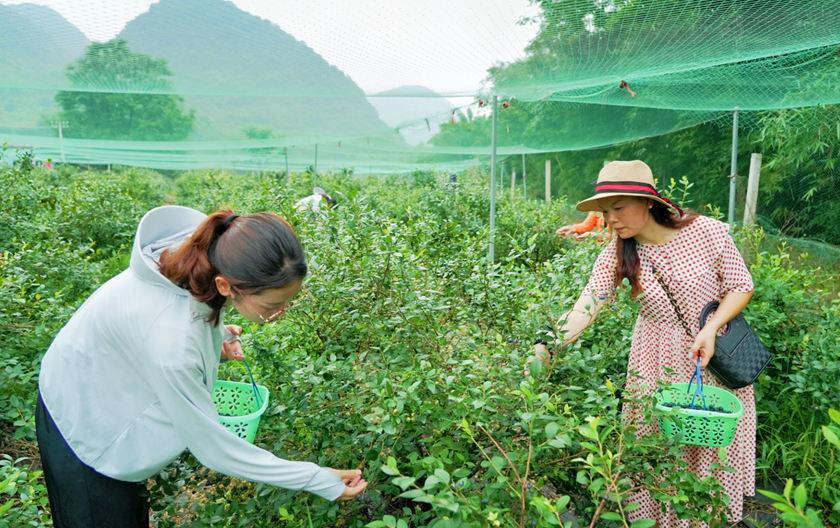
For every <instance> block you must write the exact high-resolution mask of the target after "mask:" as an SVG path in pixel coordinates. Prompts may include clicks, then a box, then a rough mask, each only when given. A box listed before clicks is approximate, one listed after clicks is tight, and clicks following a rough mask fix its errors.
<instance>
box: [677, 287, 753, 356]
mask: <svg viewBox="0 0 840 528" xmlns="http://www.w3.org/2000/svg"><path fill="white" fill-rule="evenodd" d="M752 295H753V292H751V291H749V292H739V291H730V292H729V293H727V294H726V295H724V296H723V299H721V300H720V306H718V309H717V310H716V311H715V313H714V315H712V316H711V317H709V319H708V321H706V324H705V325H704V326H703V329H702V330H700V332H699V333H698V334H697V337H696V338H695V339H694V343H693V344H692V345H691V349H689V357H690V359H691V360H692V361H697V357H698V355H699V356H700V366H702V367H705V366H706V365H708V364H709V361H711V359H712V356H714V355H715V338H716V337H717V333H718V331H719V330H720V329H721V328H723V327H724V326H725V325H726V323H728V322H729V321H731V320H732V319H734V318H735V316H737V315H738V314H739V313H741V312H742V311H743V310H744V308H746V307H747V304H749V302H750V299H751V298H752Z"/></svg>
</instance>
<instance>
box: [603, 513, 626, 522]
mask: <svg viewBox="0 0 840 528" xmlns="http://www.w3.org/2000/svg"><path fill="white" fill-rule="evenodd" d="M601 518H602V519H604V520H605V521H620V520H621V515H620V514H619V513H617V512H612V511H608V512H604V513H602V514H601Z"/></svg>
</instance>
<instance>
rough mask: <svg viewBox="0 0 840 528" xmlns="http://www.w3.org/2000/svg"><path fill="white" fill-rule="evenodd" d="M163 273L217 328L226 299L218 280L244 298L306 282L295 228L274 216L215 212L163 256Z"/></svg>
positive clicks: (161, 265) (303, 259)
mask: <svg viewBox="0 0 840 528" xmlns="http://www.w3.org/2000/svg"><path fill="white" fill-rule="evenodd" d="M160 272H161V274H162V275H163V276H164V277H166V278H167V279H169V280H170V281H172V282H173V283H175V284H177V285H178V286H180V287H181V288H184V289H186V290H189V292H190V293H191V294H192V296H193V297H195V298H196V300H198V301H200V302H203V303H204V304H206V305H207V306H209V307H210V308H211V309H212V311H211V312H210V314H209V315H208V316H207V321H208V322H209V323H212V324H213V325H214V326H215V325H218V324H219V317H220V313H221V310H222V306H224V304H225V301H226V300H227V299H226V298H225V296H224V295H222V294H221V293H219V290H217V289H216V281H215V279H216V276H218V275H222V276H224V277H225V278H226V279H227V280H228V282H230V284H231V287H232V288H234V289H236V290H237V291H241V292H245V293H258V292H260V291H262V290H265V289H267V288H282V287H284V286H287V285H289V284H292V283H293V282H296V281H300V280H303V278H304V277H306V272H307V267H306V258H305V256H304V253H303V248H302V247H301V245H300V241H299V240H298V238H297V236H296V235H295V231H294V229H292V226H290V225H289V223H288V222H286V221H285V220H283V219H282V218H280V217H279V216H277V215H276V214H274V213H256V214H252V215H247V216H238V215H235V214H233V211H231V210H229V209H225V210H221V211H216V212H215V213H213V214H211V215H210V216H208V217H207V218H206V219H205V220H204V221H203V222H201V224H200V225H199V226H198V227H197V228H196V230H195V231H194V232H193V234H192V235H191V236H190V238H189V240H187V241H186V242H184V243H183V244H181V246H180V247H178V248H177V249H175V250H174V251H169V250H166V251H164V252H163V254H162V255H161V257H160Z"/></svg>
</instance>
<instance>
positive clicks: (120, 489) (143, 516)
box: [35, 393, 149, 528]
mask: <svg viewBox="0 0 840 528" xmlns="http://www.w3.org/2000/svg"><path fill="white" fill-rule="evenodd" d="M35 431H36V434H37V436H38V450H39V452H40V453H41V465H42V466H43V469H44V477H45V479H46V483H47V494H48V495H49V498H50V510H52V518H53V524H54V525H55V528H149V494H148V492H147V491H146V483H145V482H124V481H122V480H116V479H112V478H110V477H106V476H105V475H102V474H101V473H97V472H96V470H95V469H93V468H92V467H90V466H88V465H86V464H85V463H84V462H82V461H81V460H79V458H78V457H77V456H76V454H75V453H73V450H72V449H71V448H70V446H69V445H67V442H66V441H65V440H64V437H63V436H61V433H60V432H59V431H58V427H56V425H55V422H53V419H52V417H51V416H50V413H49V411H47V408H46V406H45V405H44V402H43V400H41V394H40V393H38V407H37V409H36V411H35Z"/></svg>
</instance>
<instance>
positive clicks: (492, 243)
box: [487, 95, 498, 265]
mask: <svg viewBox="0 0 840 528" xmlns="http://www.w3.org/2000/svg"><path fill="white" fill-rule="evenodd" d="M497 103H498V96H496V95H494V96H493V105H492V107H491V108H492V112H493V118H492V119H491V123H492V124H491V127H490V244H489V247H488V248H487V263H488V264H490V265H492V264H493V259H494V255H493V253H494V251H495V249H496V248H495V243H496V118H497V115H496V110H497V108H496V107H497Z"/></svg>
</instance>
